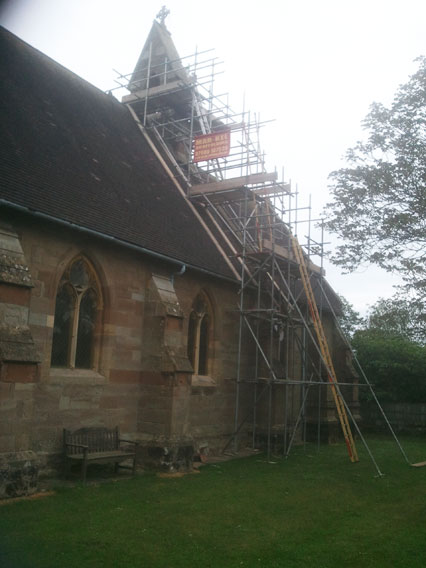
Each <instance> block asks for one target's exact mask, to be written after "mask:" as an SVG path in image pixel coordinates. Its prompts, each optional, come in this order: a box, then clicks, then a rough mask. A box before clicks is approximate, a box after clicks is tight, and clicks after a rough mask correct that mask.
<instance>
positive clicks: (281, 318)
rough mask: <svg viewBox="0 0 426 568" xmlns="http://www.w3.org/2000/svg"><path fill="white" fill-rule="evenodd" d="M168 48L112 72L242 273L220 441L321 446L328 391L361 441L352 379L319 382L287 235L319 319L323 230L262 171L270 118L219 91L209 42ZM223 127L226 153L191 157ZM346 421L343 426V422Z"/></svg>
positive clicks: (286, 447)
mask: <svg viewBox="0 0 426 568" xmlns="http://www.w3.org/2000/svg"><path fill="white" fill-rule="evenodd" d="M170 51H171V50H167V49H166V50H164V49H163V50H159V49H158V48H157V46H156V45H155V43H154V42H151V43H149V45H148V47H147V46H146V49H145V51H144V52H143V53H142V56H141V58H140V60H139V62H138V65H137V66H136V69H135V71H134V72H133V73H132V74H128V75H122V74H118V78H117V84H118V85H117V87H116V88H115V89H113V90H122V89H126V90H127V92H128V94H126V95H125V96H123V98H122V102H123V103H125V104H126V105H128V106H129V107H130V108H131V109H132V112H133V113H134V114H135V115H136V116H137V117H138V120H139V121H140V123H141V125H143V128H144V130H145V131H146V132H148V134H149V137H150V139H151V141H152V142H153V144H154V145H155V147H156V148H157V151H158V152H159V154H160V155H161V156H162V158H163V160H164V161H165V162H166V163H167V165H168V167H169V168H170V170H171V172H172V174H173V177H174V179H175V181H176V182H177V183H178V184H179V185H180V187H182V188H183V191H184V192H185V194H186V196H187V198H188V200H190V202H191V203H192V204H193V206H194V207H195V208H196V209H197V210H199V211H202V214H203V218H204V219H205V220H206V222H207V223H208V226H209V227H210V228H211V230H212V231H213V232H215V233H216V235H218V239H219V240H220V242H221V243H222V244H223V246H224V248H226V250H227V251H228V255H229V259H230V262H231V264H232V266H233V267H234V272H236V273H238V274H239V280H240V290H239V303H238V306H236V310H237V311H238V313H239V339H238V354H237V369H236V389H235V391H236V398H235V419H234V432H233V433H232V436H231V437H230V439H229V441H228V444H227V445H226V446H225V448H224V450H227V449H228V448H229V447H230V446H231V444H232V445H233V447H234V449H236V448H237V447H238V440H239V436H240V434H241V433H242V432H243V431H244V432H245V435H247V433H248V432H250V434H251V439H252V444H253V447H255V446H257V445H258V444H259V443H260V442H263V443H264V445H265V446H266V450H267V455H268V459H269V458H270V457H271V455H272V452H274V451H276V448H277V447H278V446H279V448H280V451H282V452H283V455H285V456H288V455H289V452H290V450H291V447H292V445H293V444H294V442H295V441H296V439H298V440H299V441H300V440H302V441H303V442H306V439H307V437H308V436H310V438H311V439H312V425H314V424H315V425H316V429H317V432H316V440H317V443H318V445H319V444H320V441H321V436H322V428H323V427H324V425H326V424H328V423H330V422H333V421H334V422H335V421H336V413H335V408H334V405H333V401H332V396H331V390H332V389H334V391H336V392H337V395H338V397H339V399H341V401H342V402H341V405H342V406H341V408H340V410H339V408H338V410H339V413H340V412H343V414H344V415H345V416H348V417H349V419H350V421H351V423H352V424H353V426H354V427H355V429H356V431H357V433H358V434H359V436H360V437H361V439H362V441H363V443H364V445H365V446H366V448H367V450H368V446H367V445H366V443H365V440H364V439H363V437H362V434H361V432H360V430H359V428H358V426H357V423H356V417H355V416H354V414H353V412H352V410H351V406H352V403H354V402H355V401H354V400H353V398H352V397H353V393H354V391H355V390H356V388H357V380H356V379H353V377H351V378H350V379H349V380H346V379H345V378H344V377H343V380H340V381H339V383H337V380H336V378H335V375H334V378H333V380H332V383H333V384H332V385H330V382H329V381H327V374H329V367H330V361H328V360H326V359H325V358H324V354H323V352H322V349H321V346H320V345H319V342H318V338H317V337H315V331H314V328H313V323H312V319H311V316H310V315H309V311H308V304H309V298H307V295H308V294H307V291H306V285H305V284H304V282H303V280H302V279H301V273H300V264H301V259H300V258H297V253H296V251H295V249H294V246H293V244H292V242H293V239H294V238H295V237H298V238H299V241H302V239H303V242H301V245H302V246H303V252H301V254H302V255H303V264H305V266H306V271H307V272H306V274H308V276H307V278H308V279H309V287H310V288H311V290H312V291H313V292H312V293H313V298H314V301H315V304H316V306H317V309H318V314H319V318H320V319H321V318H322V317H323V314H324V311H325V310H327V311H328V312H330V311H331V313H333V315H335V314H334V309H333V305H332V303H333V302H332V301H330V299H329V296H330V295H331V293H332V292H331V289H330V288H329V287H328V285H327V283H326V281H325V280H324V268H323V258H324V246H325V243H324V231H323V228H321V230H320V237H319V238H316V239H315V238H314V237H313V236H312V233H311V229H312V223H313V221H314V219H312V218H311V203H310V202H309V205H308V206H307V207H300V206H299V202H298V189H297V186H296V188H295V189H293V187H292V184H291V182H286V181H284V172H282V173H281V179H279V176H278V173H277V172H276V171H272V172H271V171H269V172H268V171H267V169H266V160H265V154H264V153H263V152H262V150H261V146H260V131H261V129H262V128H263V127H264V125H265V124H266V122H268V121H260V119H259V116H258V115H256V114H253V113H251V112H250V111H247V110H246V109H245V108H244V105H243V110H242V112H240V113H235V112H233V111H232V109H231V108H230V106H229V103H228V96H227V95H226V94H224V95H223V94H222V95H216V94H215V92H214V87H215V80H216V77H217V75H218V74H219V73H221V72H222V71H221V66H222V62H221V61H219V60H218V59H217V58H216V57H212V56H211V50H210V51H202V52H196V53H195V54H193V55H192V56H189V57H184V58H180V57H178V56H176V57H170ZM172 54H173V51H172ZM176 55H177V54H176ZM222 132H227V133H228V135H229V140H230V144H229V152H228V153H227V155H225V156H221V157H220V156H219V157H213V158H211V159H206V160H204V161H198V162H195V161H194V153H193V144H194V139H196V138H197V137H200V136H205V135H208V134H215V133H222ZM298 233H299V234H298ZM300 233H302V236H301V235H300ZM301 250H302V249H301ZM314 257H316V258H318V259H319V260H318V261H317V262H318V264H315V263H314V262H313V260H312V259H313V258H314ZM248 346H249V349H248ZM247 351H250V353H251V360H250V361H249V363H248V362H247ZM243 354H244V356H243ZM345 389H346V391H347V392H346V394H349V398H350V403H349V404H348V403H347V402H346V397H345V396H343V391H344V390H345ZM250 391H251V392H250ZM248 395H250V397H251V402H250V403H249V404H248V408H249V412H248V413H247V412H246V413H244V412H243V408H245V407H247V404H246V402H247V396H248ZM347 426H348V428H349V430H350V425H349V421H348V422H347ZM308 430H311V431H310V432H308ZM368 452H369V454H370V457H371V459H372V460H373V462H374V465H375V466H376V469H377V471H378V473H379V475H381V472H380V470H379V468H378V466H377V464H376V462H375V460H374V458H373V456H372V455H371V452H370V451H369V450H368ZM353 461H355V460H353Z"/></svg>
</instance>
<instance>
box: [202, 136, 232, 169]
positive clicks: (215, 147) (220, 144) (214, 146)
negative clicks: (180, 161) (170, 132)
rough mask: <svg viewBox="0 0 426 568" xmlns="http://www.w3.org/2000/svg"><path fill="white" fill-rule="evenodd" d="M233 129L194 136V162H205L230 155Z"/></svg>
mask: <svg viewBox="0 0 426 568" xmlns="http://www.w3.org/2000/svg"><path fill="white" fill-rule="evenodd" d="M230 149H231V131H230V130H223V131H222V132H214V133H212V134H204V135H203V136H197V137H196V138H194V158H193V161H194V162H205V161H206V160H213V159H215V158H224V157H225V156H229V152H230Z"/></svg>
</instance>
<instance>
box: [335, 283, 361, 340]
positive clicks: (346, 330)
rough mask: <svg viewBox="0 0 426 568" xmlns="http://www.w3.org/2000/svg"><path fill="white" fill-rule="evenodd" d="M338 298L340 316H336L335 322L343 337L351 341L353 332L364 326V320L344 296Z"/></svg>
mask: <svg viewBox="0 0 426 568" xmlns="http://www.w3.org/2000/svg"><path fill="white" fill-rule="evenodd" d="M338 296H339V300H340V302H341V305H342V315H340V316H337V321H338V323H339V326H340V328H341V330H342V331H343V334H344V336H345V337H346V338H347V339H348V340H349V341H351V340H352V338H353V336H354V334H355V332H356V331H357V330H358V329H360V328H361V327H362V326H364V325H365V319H364V318H362V317H361V316H360V314H359V312H357V311H356V310H355V308H354V307H353V305H352V304H351V303H350V302H348V300H347V299H346V298H345V297H344V296H342V295H340V294H338Z"/></svg>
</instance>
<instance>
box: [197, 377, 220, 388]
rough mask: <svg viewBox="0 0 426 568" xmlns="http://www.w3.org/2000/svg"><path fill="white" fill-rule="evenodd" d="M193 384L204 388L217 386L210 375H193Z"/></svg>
mask: <svg viewBox="0 0 426 568" xmlns="http://www.w3.org/2000/svg"><path fill="white" fill-rule="evenodd" d="M191 386H193V387H203V388H215V387H217V383H216V381H215V380H214V379H213V378H212V377H209V376H208V375H192V379H191Z"/></svg>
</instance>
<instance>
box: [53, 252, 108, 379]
mask: <svg viewBox="0 0 426 568" xmlns="http://www.w3.org/2000/svg"><path fill="white" fill-rule="evenodd" d="M100 300H101V297H100V288H99V284H98V280H97V278H96V275H95V272H94V270H93V268H92V267H91V265H90V264H89V263H88V261H87V260H86V259H84V258H83V257H78V258H76V259H74V260H73V261H72V262H71V264H70V265H69V266H68V268H67V269H66V270H65V272H64V274H63V276H62V278H61V282H60V283H59V287H58V293H57V295H56V306H55V321H54V328H53V342H52V366H54V367H71V368H77V369H91V368H93V367H94V347H95V334H96V328H97V325H99V311H100V309H101V301H100Z"/></svg>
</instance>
